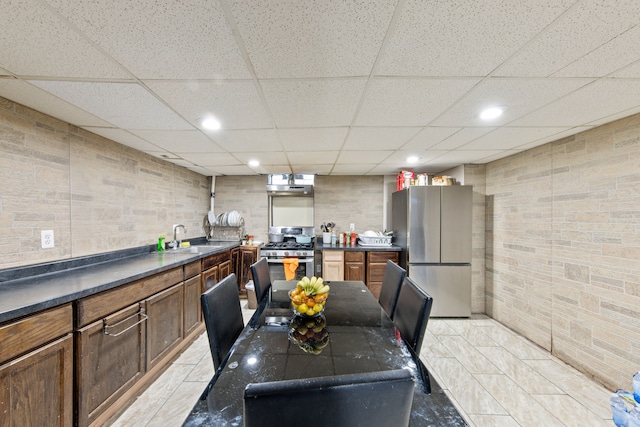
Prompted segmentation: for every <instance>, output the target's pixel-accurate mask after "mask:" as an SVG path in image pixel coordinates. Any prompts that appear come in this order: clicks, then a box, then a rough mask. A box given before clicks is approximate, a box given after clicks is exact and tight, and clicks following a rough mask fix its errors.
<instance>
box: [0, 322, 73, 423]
mask: <svg viewBox="0 0 640 427" xmlns="http://www.w3.org/2000/svg"><path fill="white" fill-rule="evenodd" d="M72 399H73V335H71V334H69V335H67V336H65V337H63V338H61V339H59V340H57V341H54V342H52V343H50V344H47V345H45V346H43V347H40V348H39V349H37V350H34V351H32V352H31V353H27V354H26V355H24V356H22V357H20V358H18V359H15V360H12V361H10V362H7V363H5V364H4V365H0V426H2V427H9V426H72V425H73V401H72Z"/></svg>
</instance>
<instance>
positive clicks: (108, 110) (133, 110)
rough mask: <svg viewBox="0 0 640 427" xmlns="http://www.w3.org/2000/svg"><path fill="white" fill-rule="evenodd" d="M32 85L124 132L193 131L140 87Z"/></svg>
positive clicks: (67, 83) (43, 82)
mask: <svg viewBox="0 0 640 427" xmlns="http://www.w3.org/2000/svg"><path fill="white" fill-rule="evenodd" d="M31 83H32V84H34V85H36V86H38V87H40V88H42V89H44V90H46V91H48V92H50V93H52V94H54V95H56V96H58V97H59V98H62V99H64V100H65V101H67V102H70V103H72V104H74V105H77V106H78V107H80V108H82V109H84V110H85V111H87V112H89V113H91V114H93V115H95V116H97V117H100V118H101V119H103V120H105V121H107V122H110V123H112V124H114V125H116V126H117V127H120V128H125V129H192V128H193V126H191V125H190V124H189V123H187V122H185V121H184V120H182V119H181V118H180V116H178V115H177V114H176V113H174V112H173V111H171V110H170V109H169V108H167V107H166V106H165V105H164V104H162V103H161V102H160V101H158V100H157V99H156V98H155V97H154V96H153V95H151V94H150V93H149V92H147V91H146V90H145V89H144V88H142V86H140V85H138V84H134V83H98V82H72V81H49V80H35V81H31Z"/></svg>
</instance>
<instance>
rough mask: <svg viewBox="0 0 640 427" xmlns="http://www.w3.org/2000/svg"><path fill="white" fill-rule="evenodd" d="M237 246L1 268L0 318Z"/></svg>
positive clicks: (213, 245) (116, 254) (132, 253)
mask: <svg viewBox="0 0 640 427" xmlns="http://www.w3.org/2000/svg"><path fill="white" fill-rule="evenodd" d="M204 245H207V243H206V242H203V243H198V246H204ZM239 245H240V243H239V242H209V244H208V246H211V250H210V251H208V252H206V253H194V252H190V251H189V250H188V249H186V248H183V249H178V250H167V251H164V252H155V250H154V251H153V252H151V251H150V248H152V247H149V248H142V249H137V250H125V251H117V252H112V253H109V254H101V255H96V256H88V257H82V258H77V259H71V260H62V261H57V262H52V263H44V264H38V265H35V266H27V267H21V268H15V269H6V270H1V271H0V323H3V322H6V321H10V320H13V319H16V318H18V317H22V316H26V315H29V314H32V313H35V312H37V311H40V310H44V309H47V308H51V307H55V306H58V305H61V304H65V303H68V302H71V301H74V300H77V299H79V298H83V297H86V296H89V295H93V294H96V293H98V292H102V291H105V290H108V289H111V288H115V287H117V286H120V285H123V284H125V283H129V282H131V281H134V280H138V279H141V278H144V277H147V276H150V275H152V274H156V273H160V272H163V271H166V270H170V269H172V268H175V267H179V266H181V265H184V264H188V263H189V262H193V261H197V260H198V259H200V258H204V257H207V256H209V255H213V254H216V253H220V252H224V251H227V250H229V249H232V248H234V247H236V246H239ZM194 246H195V245H194Z"/></svg>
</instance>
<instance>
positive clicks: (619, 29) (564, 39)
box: [494, 0, 640, 77]
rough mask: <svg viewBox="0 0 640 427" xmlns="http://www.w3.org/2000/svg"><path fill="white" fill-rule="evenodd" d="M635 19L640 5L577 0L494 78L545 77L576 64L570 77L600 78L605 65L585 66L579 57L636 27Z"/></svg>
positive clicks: (633, 2) (632, 2) (623, 2)
mask: <svg viewBox="0 0 640 427" xmlns="http://www.w3.org/2000/svg"><path fill="white" fill-rule="evenodd" d="M638 16H640V2H636V1H620V2H617V1H616V2H607V1H601V0H583V1H580V2H578V3H576V4H575V5H574V7H572V8H571V9H570V10H569V11H568V12H567V13H565V14H564V15H562V16H561V17H560V18H559V19H558V20H557V21H556V22H554V23H553V25H552V26H550V27H549V28H548V29H547V30H545V31H544V32H543V33H541V34H540V35H538V36H537V37H536V38H534V39H533V40H532V42H531V43H529V44H528V45H527V46H525V47H524V48H523V49H521V50H520V51H519V52H518V53H517V54H516V55H514V56H513V57H512V58H510V59H509V61H507V62H506V63H505V64H504V65H503V66H501V67H500V68H499V69H498V70H497V71H496V72H495V74H494V75H499V76H539V77H546V76H550V75H552V74H553V73H555V72H556V71H558V70H561V69H562V68H564V67H566V66H568V65H569V64H572V63H574V62H576V61H579V62H578V63H577V64H576V66H575V68H573V71H572V73H571V75H578V76H581V77H584V76H589V75H590V74H592V73H594V72H596V73H598V74H599V75H603V74H601V73H606V68H607V66H606V64H602V63H596V64H588V63H587V61H581V58H582V57H583V56H585V55H588V54H589V53H590V52H592V51H594V50H596V49H598V48H600V47H601V46H603V45H605V44H607V43H608V42H609V41H611V40H612V39H615V38H616V37H619V36H620V35H621V34H623V33H624V32H625V31H627V30H629V29H630V28H632V27H633V26H635V25H637V23H638ZM614 45H615V43H614ZM592 59H593V58H592ZM598 62H599V61H598ZM603 65H604V67H603ZM581 67H584V68H582V69H581Z"/></svg>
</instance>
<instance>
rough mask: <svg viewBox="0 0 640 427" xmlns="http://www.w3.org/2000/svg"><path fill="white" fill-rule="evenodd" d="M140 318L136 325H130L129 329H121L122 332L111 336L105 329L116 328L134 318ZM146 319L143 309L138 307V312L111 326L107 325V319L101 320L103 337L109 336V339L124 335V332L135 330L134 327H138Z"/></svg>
mask: <svg viewBox="0 0 640 427" xmlns="http://www.w3.org/2000/svg"><path fill="white" fill-rule="evenodd" d="M138 315H139V316H142V318H141V319H140V320H138V321H137V322H136V323H134V324H133V325H130V326H129V327H127V328H125V329H123V330H122V331H120V332H118V333H115V334H112V333H111V332H109V331H108V330H107V329H108V328H115V327H116V326H120V325H121V324H123V323H125V322H127V321H129V320H131V319H133V318H134V317H136V316H138ZM147 319H148V317H147V315H146V314H144V308H142V307H140V311H139V312H137V313H135V314H133V315H131V316H129V317H127V318H126V319H122V320H121V321H119V322H118V323H114V324H113V325H107V319H102V324H103V331H104V334H105V335H109V336H110V337H117V336H120V335H122V334H124V333H125V332H127V331H128V330H129V329H132V328H135V327H136V326H138V325H139V324H140V323H142V322H144V321H146V320H147Z"/></svg>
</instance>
